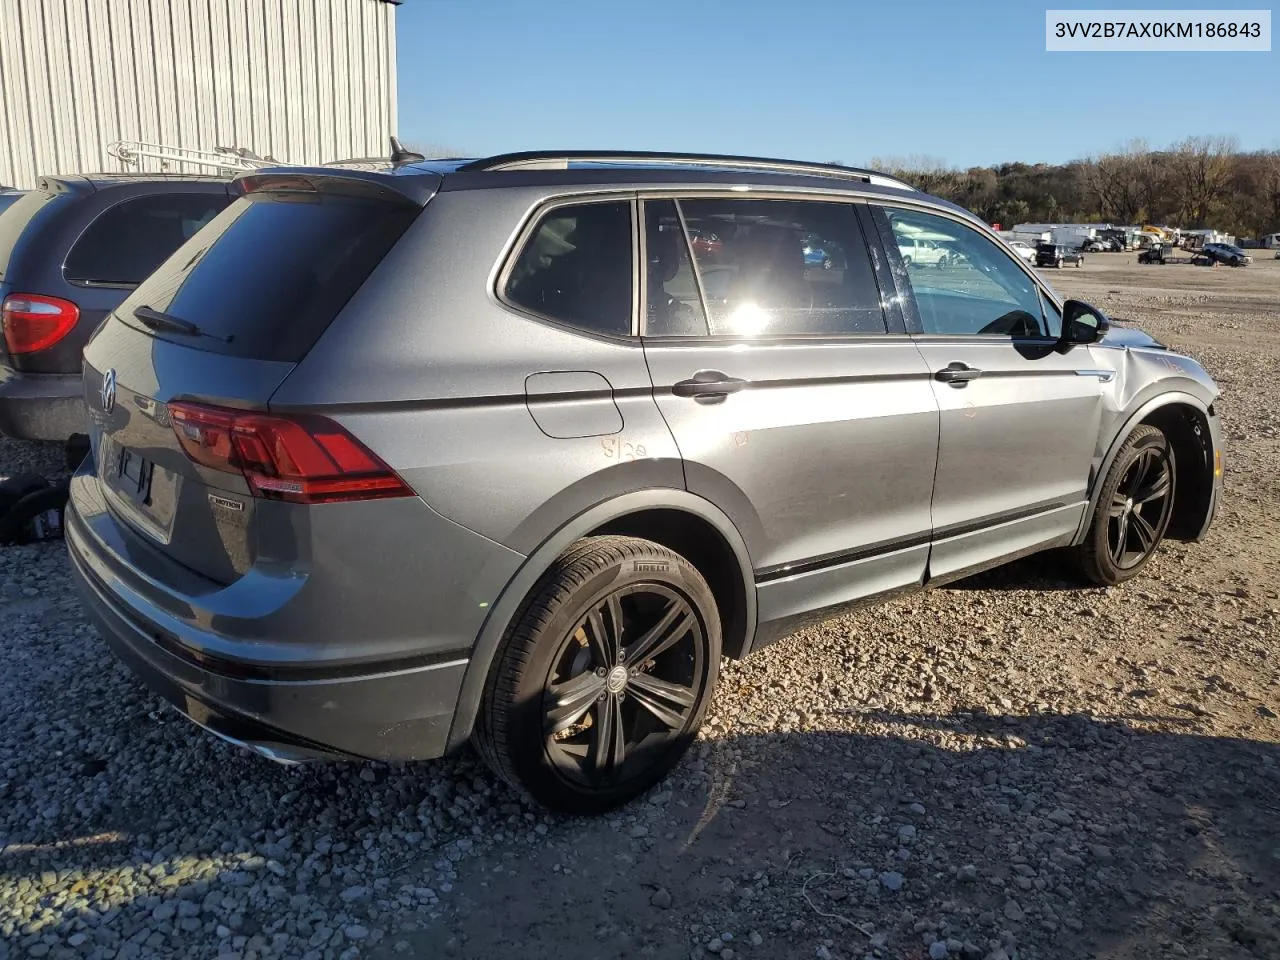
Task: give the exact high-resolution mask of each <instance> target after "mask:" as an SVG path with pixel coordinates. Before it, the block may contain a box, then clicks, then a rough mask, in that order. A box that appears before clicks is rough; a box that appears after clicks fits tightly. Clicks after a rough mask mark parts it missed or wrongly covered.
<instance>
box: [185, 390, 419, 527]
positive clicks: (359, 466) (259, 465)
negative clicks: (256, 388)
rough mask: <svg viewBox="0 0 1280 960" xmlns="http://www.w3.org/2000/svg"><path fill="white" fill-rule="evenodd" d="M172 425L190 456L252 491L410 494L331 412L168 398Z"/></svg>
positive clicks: (294, 496) (301, 499) (367, 496)
mask: <svg viewBox="0 0 1280 960" xmlns="http://www.w3.org/2000/svg"><path fill="white" fill-rule="evenodd" d="M169 417H170V419H171V420H172V422H173V432H174V433H175V434H177V437H178V442H179V443H180V444H182V449H183V450H185V451H186V454H187V456H189V457H190V458H191V459H192V460H194V461H195V462H196V463H199V464H202V465H203V466H206V467H209V468H210V469H212V470H221V471H223V472H225V473H239V474H242V475H243V476H244V478H245V480H246V481H248V484H249V489H250V490H252V491H253V495H254V496H256V497H262V498H264V499H267V500H288V501H290V502H293V503H333V502H336V501H343V500H375V499H381V498H384V497H411V496H413V495H414V494H413V491H412V490H410V489H409V487H408V486H407V485H406V484H405V482H404V481H403V480H401V479H400V478H399V477H398V476H396V474H395V471H393V470H392V469H391V468H390V467H388V466H387V465H386V464H385V463H383V462H382V461H381V460H380V459H379V458H378V457H377V456H376V455H375V454H374V453H372V452H371V451H370V450H369V449H368V448H366V447H365V446H364V445H363V444H362V443H360V441H359V440H357V439H356V438H355V437H353V436H351V434H349V433H347V431H346V430H344V429H342V427H340V426H338V424H336V423H334V422H333V421H332V420H327V419H325V418H324V417H317V416H297V417H286V416H279V415H273V414H265V413H249V412H246V411H242V410H229V409H226V408H223V407H208V406H204V405H203V404H196V403H171V404H169Z"/></svg>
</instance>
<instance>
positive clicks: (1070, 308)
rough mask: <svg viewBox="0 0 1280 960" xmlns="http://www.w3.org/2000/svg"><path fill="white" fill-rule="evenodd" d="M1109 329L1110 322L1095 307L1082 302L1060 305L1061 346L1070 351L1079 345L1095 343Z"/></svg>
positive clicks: (1069, 302)
mask: <svg viewBox="0 0 1280 960" xmlns="http://www.w3.org/2000/svg"><path fill="white" fill-rule="evenodd" d="M1110 329H1111V321H1110V320H1108V319H1107V315H1106V314H1105V313H1103V312H1102V311H1101V310H1099V309H1098V308H1097V307H1095V306H1093V305H1091V304H1088V303H1085V302H1084V301H1083V300H1068V301H1067V302H1066V303H1064V304H1063V305H1062V338H1061V343H1062V346H1063V347H1065V348H1066V349H1068V350H1069V349H1071V348H1072V347H1074V346H1078V345H1081V344H1090V343H1097V342H1098V341H1099V340H1101V339H1102V338H1103V337H1104V336H1105V335H1106V333H1107V331H1108V330H1110Z"/></svg>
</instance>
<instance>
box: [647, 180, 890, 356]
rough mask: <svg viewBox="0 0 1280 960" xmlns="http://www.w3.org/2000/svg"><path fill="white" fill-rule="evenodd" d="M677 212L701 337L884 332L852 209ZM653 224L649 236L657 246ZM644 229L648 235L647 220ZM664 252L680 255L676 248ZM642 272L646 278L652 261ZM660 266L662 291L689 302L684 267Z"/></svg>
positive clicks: (704, 207)
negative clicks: (702, 321)
mask: <svg viewBox="0 0 1280 960" xmlns="http://www.w3.org/2000/svg"><path fill="white" fill-rule="evenodd" d="M677 206H678V208H679V211H680V213H681V215H682V216H683V219H684V223H685V225H686V226H687V228H688V231H689V236H690V238H691V240H690V243H689V247H690V248H691V249H692V251H693V259H694V263H695V264H696V266H697V271H696V273H695V274H694V279H695V281H696V282H697V283H698V284H700V287H701V289H700V291H699V292H700V293H701V296H702V299H703V301H704V303H705V304H706V308H705V313H706V330H705V332H706V333H709V334H710V335H712V336H747V337H751V336H771V335H777V336H792V335H805V334H819V335H821V334H826V335H833V334H850V333H884V332H885V325H884V314H883V311H882V310H881V308H880V291H879V288H878V287H877V286H876V282H875V275H874V274H873V273H872V269H871V262H870V259H869V257H868V255H867V248H866V243H865V242H864V241H863V238H862V232H861V229H860V227H859V226H858V220H857V216H856V215H855V214H854V211H853V208H852V207H851V206H849V205H847V204H840V203H818V202H806V201H795V200H737V199H733V200H681V201H679V203H678V205H677ZM666 209H670V208H669V207H668V208H666ZM658 226H659V231H658V236H657V237H656V238H655V239H657V240H658V241H661V239H662V238H661V234H662V231H661V229H660V228H661V226H662V223H661V222H660V223H659V224H658ZM646 227H647V229H648V230H649V231H650V232H649V237H651V238H653V237H654V234H653V228H654V224H653V223H652V222H650V223H649V224H647V225H646ZM664 249H665V250H667V251H669V252H670V255H673V256H676V257H677V258H678V257H681V256H682V255H683V253H682V251H681V248H680V247H679V245H678V244H677V245H674V246H673V245H667V246H666V247H665V248H664ZM649 266H650V271H651V272H652V271H653V269H654V268H655V265H654V264H653V263H652V262H651V263H650V265H649ZM657 266H658V268H659V270H660V273H661V275H662V276H664V277H665V276H667V275H668V274H670V278H669V279H667V280H664V281H663V282H662V284H661V285H660V286H661V289H662V292H663V294H664V295H669V296H670V297H672V298H673V299H676V300H679V301H680V302H681V303H686V304H687V303H688V301H687V298H688V296H689V285H688V281H687V279H686V278H685V273H684V265H683V263H682V262H680V261H677V262H674V263H663V264H660V265H657ZM651 275H652V273H651ZM697 332H699V333H702V332H704V331H703V330H702V329H701V328H699V329H698V331H697Z"/></svg>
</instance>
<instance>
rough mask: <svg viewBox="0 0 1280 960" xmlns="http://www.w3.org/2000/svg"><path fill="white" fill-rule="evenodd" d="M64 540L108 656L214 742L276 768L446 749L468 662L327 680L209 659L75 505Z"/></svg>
mask: <svg viewBox="0 0 1280 960" xmlns="http://www.w3.org/2000/svg"><path fill="white" fill-rule="evenodd" d="M66 541H67V548H68V552H69V553H70V557H71V568H72V575H73V579H74V581H75V583H76V586H77V588H78V589H79V592H80V595H81V598H82V600H83V603H84V607H85V611H86V613H87V614H88V616H89V618H90V620H91V621H92V622H93V623H94V625H95V626H96V627H97V628H98V629H99V630H100V631H101V633H102V635H103V637H104V638H105V639H106V640H107V643H108V645H109V646H110V647H111V649H112V650H113V651H114V652H115V654H116V655H117V656H118V657H119V658H120V660H121V661H123V662H124V663H125V664H126V665H127V666H128V667H129V668H130V669H131V670H132V671H133V672H134V673H136V674H137V675H138V676H139V677H140V678H141V679H142V680H143V681H144V682H145V683H146V684H147V686H148V687H150V688H151V689H152V690H153V691H154V692H155V693H157V694H159V695H160V696H161V697H163V698H164V699H165V700H166V701H168V702H169V703H170V704H171V705H172V706H174V707H175V708H177V709H178V710H179V711H180V712H181V713H182V714H184V715H185V716H187V717H188V718H189V719H191V720H193V721H194V722H196V723H198V724H199V725H201V726H203V727H205V728H206V729H208V730H210V731H211V732H213V733H215V734H216V735H218V736H220V737H223V738H224V739H228V740H231V741H233V742H235V743H237V744H240V745H242V746H246V747H249V748H250V749H253V750H255V751H256V752H258V753H260V754H263V755H265V756H268V757H271V758H272V759H275V760H279V761H283V762H301V761H307V760H314V759H321V758H326V757H336V758H341V757H347V758H365V759H373V760H391V759H397V760H423V759H431V758H433V757H438V756H441V755H442V754H443V753H444V752H445V746H446V741H447V739H448V734H449V727H450V724H451V722H452V719H453V713H454V709H455V707H456V705H457V699H458V692H459V690H460V688H461V684H462V678H463V674H464V673H465V671H466V666H467V660H465V659H448V660H442V661H440V662H431V663H419V664H415V665H412V666H407V667H406V666H404V665H403V664H395V663H389V664H381V665H380V664H369V663H364V664H360V665H359V667H358V668H355V669H354V670H353V669H351V668H348V669H346V670H343V671H342V672H341V674H340V675H334V673H335V672H337V671H335V670H333V669H332V668H327V669H323V670H317V669H316V668H315V667H316V665H309V664H299V663H296V662H295V663H287V664H286V663H280V664H278V665H272V664H270V663H263V662H262V661H260V660H258V661H254V662H252V663H250V662H247V661H241V660H237V659H234V658H229V657H226V656H223V655H218V656H213V655H211V654H210V653H209V645H208V644H205V643H203V642H202V641H201V639H200V637H199V636H197V635H193V634H192V633H191V631H190V630H189V629H184V628H183V627H182V626H181V625H179V624H176V623H175V622H174V621H173V620H172V618H171V617H170V616H169V615H168V614H167V613H166V612H165V611H164V610H162V609H160V608H158V607H156V606H155V605H154V604H151V603H150V602H149V601H148V600H147V599H146V598H145V597H143V596H142V595H141V594H140V593H139V592H138V591H136V590H134V589H132V588H131V587H130V586H129V584H127V583H126V582H125V581H124V580H123V579H122V578H121V577H120V576H118V575H117V574H116V573H115V572H113V564H112V562H111V559H110V557H109V556H108V555H107V553H106V552H105V551H103V550H102V549H101V547H100V544H98V543H97V542H96V539H95V537H94V534H93V531H92V530H91V529H90V528H89V526H88V525H87V524H86V523H85V522H84V520H83V519H82V518H81V517H80V516H79V515H78V514H77V512H76V509H75V501H74V499H73V501H72V503H71V504H70V505H69V507H68V510H67V516H66ZM210 639H213V638H210Z"/></svg>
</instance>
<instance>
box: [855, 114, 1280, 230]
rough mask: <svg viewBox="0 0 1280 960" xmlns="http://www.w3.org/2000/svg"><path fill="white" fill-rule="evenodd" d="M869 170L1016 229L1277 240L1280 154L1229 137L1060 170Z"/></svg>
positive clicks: (1133, 151)
mask: <svg viewBox="0 0 1280 960" xmlns="http://www.w3.org/2000/svg"><path fill="white" fill-rule="evenodd" d="M868 166H870V167H872V168H874V169H877V170H883V171H884V172H886V173H891V174H893V175H895V176H898V177H900V178H901V179H903V180H906V181H907V182H908V183H911V184H913V185H914V186H916V187H918V188H920V189H921V190H924V191H926V192H928V193H932V194H935V195H937V196H940V197H943V198H945V199H947V200H951V201H952V202H954V203H958V204H960V205H961V206H963V207H966V208H968V209H969V210H972V211H973V212H974V213H975V214H977V215H978V216H980V217H982V218H983V219H984V220H986V221H987V222H988V223H999V224H1001V225H1002V226H1003V227H1004V228H1005V229H1008V228H1009V227H1011V226H1013V225H1014V224H1015V223H1058V222H1068V223H1069V222H1086V223H1095V222H1102V223H1108V222H1109V223H1115V224H1146V223H1154V224H1158V225H1161V226H1170V227H1182V228H1184V229H1200V228H1205V227H1208V228H1212V229H1215V230H1222V231H1225V232H1226V233H1230V234H1233V235H1235V236H1237V237H1240V238H1249V237H1261V236H1263V235H1264V234H1268V233H1275V232H1280V150H1256V151H1253V152H1242V151H1240V150H1239V149H1238V146H1237V143H1236V141H1235V139H1234V138H1232V137H1221V136H1213V137H1210V136H1202V137H1188V138H1187V139H1185V140H1182V141H1180V142H1178V143H1175V144H1173V145H1171V146H1169V147H1166V148H1164V149H1162V150H1158V149H1152V148H1150V147H1149V146H1148V145H1147V144H1146V143H1145V142H1144V141H1142V140H1133V141H1131V142H1129V143H1128V144H1126V145H1125V146H1124V147H1123V148H1121V149H1119V150H1116V151H1114V152H1111V153H1104V154H1101V155H1099V156H1094V157H1087V158H1085V159H1081V160H1073V161H1071V162H1070V163H1064V164H1048V163H1035V164H1027V163H1003V164H1000V165H998V166H994V167H970V168H969V169H967V170H959V169H956V168H953V167H950V166H948V165H947V163H946V162H945V161H943V160H942V159H940V158H936V157H927V156H924V157H921V156H915V157H876V158H873V159H872V160H871V161H870V163H869V164H868Z"/></svg>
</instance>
